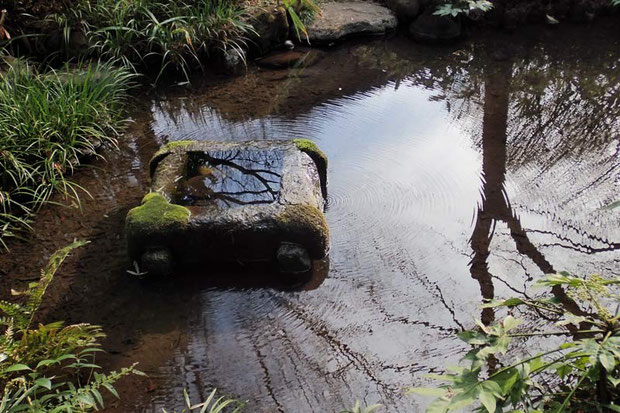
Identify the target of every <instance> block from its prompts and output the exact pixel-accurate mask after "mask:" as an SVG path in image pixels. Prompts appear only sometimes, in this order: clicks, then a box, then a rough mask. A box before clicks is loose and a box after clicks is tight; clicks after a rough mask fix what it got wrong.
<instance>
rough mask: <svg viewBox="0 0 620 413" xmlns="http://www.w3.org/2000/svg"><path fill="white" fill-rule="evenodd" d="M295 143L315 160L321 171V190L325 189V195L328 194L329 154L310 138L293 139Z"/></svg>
mask: <svg viewBox="0 0 620 413" xmlns="http://www.w3.org/2000/svg"><path fill="white" fill-rule="evenodd" d="M293 143H294V144H295V146H297V148H298V149H299V150H300V151H302V152H304V153H305V154H307V155H308V156H309V157H310V158H312V160H313V161H314V163H315V165H316V167H317V170H318V172H319V178H321V190H322V191H323V197H326V196H327V166H328V160H327V155H325V152H323V151H322V150H321V149H319V147H318V146H317V144H316V143H314V142H313V141H311V140H310V139H293Z"/></svg>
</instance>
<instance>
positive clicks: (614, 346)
mask: <svg viewBox="0 0 620 413" xmlns="http://www.w3.org/2000/svg"><path fill="white" fill-rule="evenodd" d="M619 284H620V278H618V277H616V278H613V279H605V278H602V277H601V276H598V275H594V276H592V277H590V278H588V279H581V278H578V277H572V276H570V275H568V274H567V273H559V274H551V275H547V276H546V277H544V278H543V279H541V280H539V281H538V282H537V283H536V285H537V286H539V287H562V288H564V289H565V290H566V293H567V294H568V296H569V297H570V298H571V299H573V300H575V301H576V302H577V303H579V310H578V311H577V310H575V312H571V311H567V310H566V309H565V307H564V305H563V304H562V303H561V302H559V301H558V300H557V299H556V298H550V297H543V298H540V299H525V298H509V299H507V300H499V301H491V302H488V303H487V304H485V305H484V307H487V308H497V307H505V308H515V307H520V306H522V307H527V308H530V309H533V310H535V311H537V312H538V313H539V314H541V315H544V316H545V317H548V318H555V319H556V320H557V321H556V323H555V326H556V327H555V328H554V329H553V330H551V331H542V332H519V331H518V326H519V325H520V324H521V320H519V319H516V318H514V317H513V316H511V315H508V316H507V317H506V318H505V319H504V320H503V321H502V322H501V323H499V324H496V325H492V326H485V325H483V324H482V323H481V322H479V321H478V322H477V324H478V327H479V329H478V330H472V331H464V332H462V333H460V334H459V338H460V339H461V340H463V341H465V342H466V343H468V344H470V345H472V346H473V347H474V348H473V349H472V350H471V351H470V352H468V353H467V355H466V356H465V357H464V358H463V360H462V362H461V365H460V366H459V367H457V368H455V369H453V370H452V372H450V373H447V374H443V375H436V376H432V377H434V378H436V379H438V380H440V381H442V382H443V384H441V385H440V386H439V387H438V388H414V389H411V392H413V393H419V394H423V395H431V396H438V398H437V399H436V400H435V401H434V402H432V403H431V405H430V406H429V407H428V409H427V412H447V411H450V410H457V409H461V408H464V407H467V406H470V405H472V404H476V403H479V406H478V407H477V408H476V411H481V412H490V413H494V412H496V411H498V412H502V411H505V409H509V408H511V409H513V410H512V411H514V412H524V411H529V412H543V411H553V412H564V411H575V412H576V411H580V412H600V411H620V406H618V405H617V404H614V403H615V402H617V401H618V400H620V387H619V385H620V371H619V366H620V324H619V321H618V320H619V317H620V316H619V314H618V309H619V308H620V305H619V302H620V295H619V294H618V292H617V286H618V285H619ZM565 326H572V327H571V329H572V330H573V331H569V330H563V329H560V328H561V327H565ZM532 336H541V337H554V336H555V337H564V338H565V340H564V342H563V343H562V344H560V345H558V346H555V347H554V348H552V349H550V350H548V351H544V352H540V353H537V354H535V355H533V356H530V357H526V358H523V359H516V360H513V361H511V362H508V363H506V364H507V365H505V366H503V367H500V368H488V369H487V370H486V371H485V370H484V367H485V365H487V363H488V362H489V361H490V360H497V359H498V358H499V359H501V358H502V357H506V355H507V354H508V350H509V347H510V345H511V344H512V341H513V339H514V338H516V337H532ZM571 336H572V337H575V340H574V341H568V340H566V338H567V337H571Z"/></svg>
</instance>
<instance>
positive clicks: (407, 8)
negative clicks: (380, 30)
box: [385, 0, 420, 23]
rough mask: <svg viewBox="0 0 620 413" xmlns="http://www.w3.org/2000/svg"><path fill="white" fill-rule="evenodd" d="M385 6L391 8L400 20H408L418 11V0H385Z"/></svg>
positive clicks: (414, 16)
mask: <svg viewBox="0 0 620 413" xmlns="http://www.w3.org/2000/svg"><path fill="white" fill-rule="evenodd" d="M385 4H386V6H388V8H389V9H390V10H392V11H393V12H394V13H395V14H396V17H398V20H399V21H401V22H406V23H408V22H410V21H412V20H413V19H415V18H416V17H417V16H418V14H419V12H420V1H419V0H387V1H386V2H385Z"/></svg>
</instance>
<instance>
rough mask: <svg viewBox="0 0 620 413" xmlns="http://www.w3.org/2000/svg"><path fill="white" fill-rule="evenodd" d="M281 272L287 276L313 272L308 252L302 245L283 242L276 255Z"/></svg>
mask: <svg viewBox="0 0 620 413" xmlns="http://www.w3.org/2000/svg"><path fill="white" fill-rule="evenodd" d="M276 260H277V262H278V267H279V268H280V272H282V273H285V274H307V273H309V272H310V271H311V270H312V260H311V259H310V254H309V253H308V250H307V249H306V248H305V247H304V246H303V245H300V244H295V243H292V242H283V243H281V244H280V247H279V248H278V252H277V253H276Z"/></svg>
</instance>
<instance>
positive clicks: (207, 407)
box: [162, 389, 245, 413]
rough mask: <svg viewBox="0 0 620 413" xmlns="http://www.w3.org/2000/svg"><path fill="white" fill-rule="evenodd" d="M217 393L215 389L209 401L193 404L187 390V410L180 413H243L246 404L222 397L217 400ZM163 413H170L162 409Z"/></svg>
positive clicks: (208, 398)
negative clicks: (195, 412)
mask: <svg viewBox="0 0 620 413" xmlns="http://www.w3.org/2000/svg"><path fill="white" fill-rule="evenodd" d="M216 393H217V389H213V391H212V392H211V394H210V395H209V397H207V400H205V401H204V402H202V403H198V404H192V402H191V400H190V399H189V395H188V394H187V390H185V389H184V390H183V397H184V400H185V408H184V409H183V410H181V412H180V413H190V412H193V411H199V412H200V413H224V412H226V413H241V412H242V411H243V410H244V408H245V403H243V402H241V401H239V400H237V399H233V398H229V397H226V396H220V397H218V398H217V399H216V398H215V397H216ZM162 411H163V413H168V411H167V410H166V409H162ZM173 413H175V412H173Z"/></svg>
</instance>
